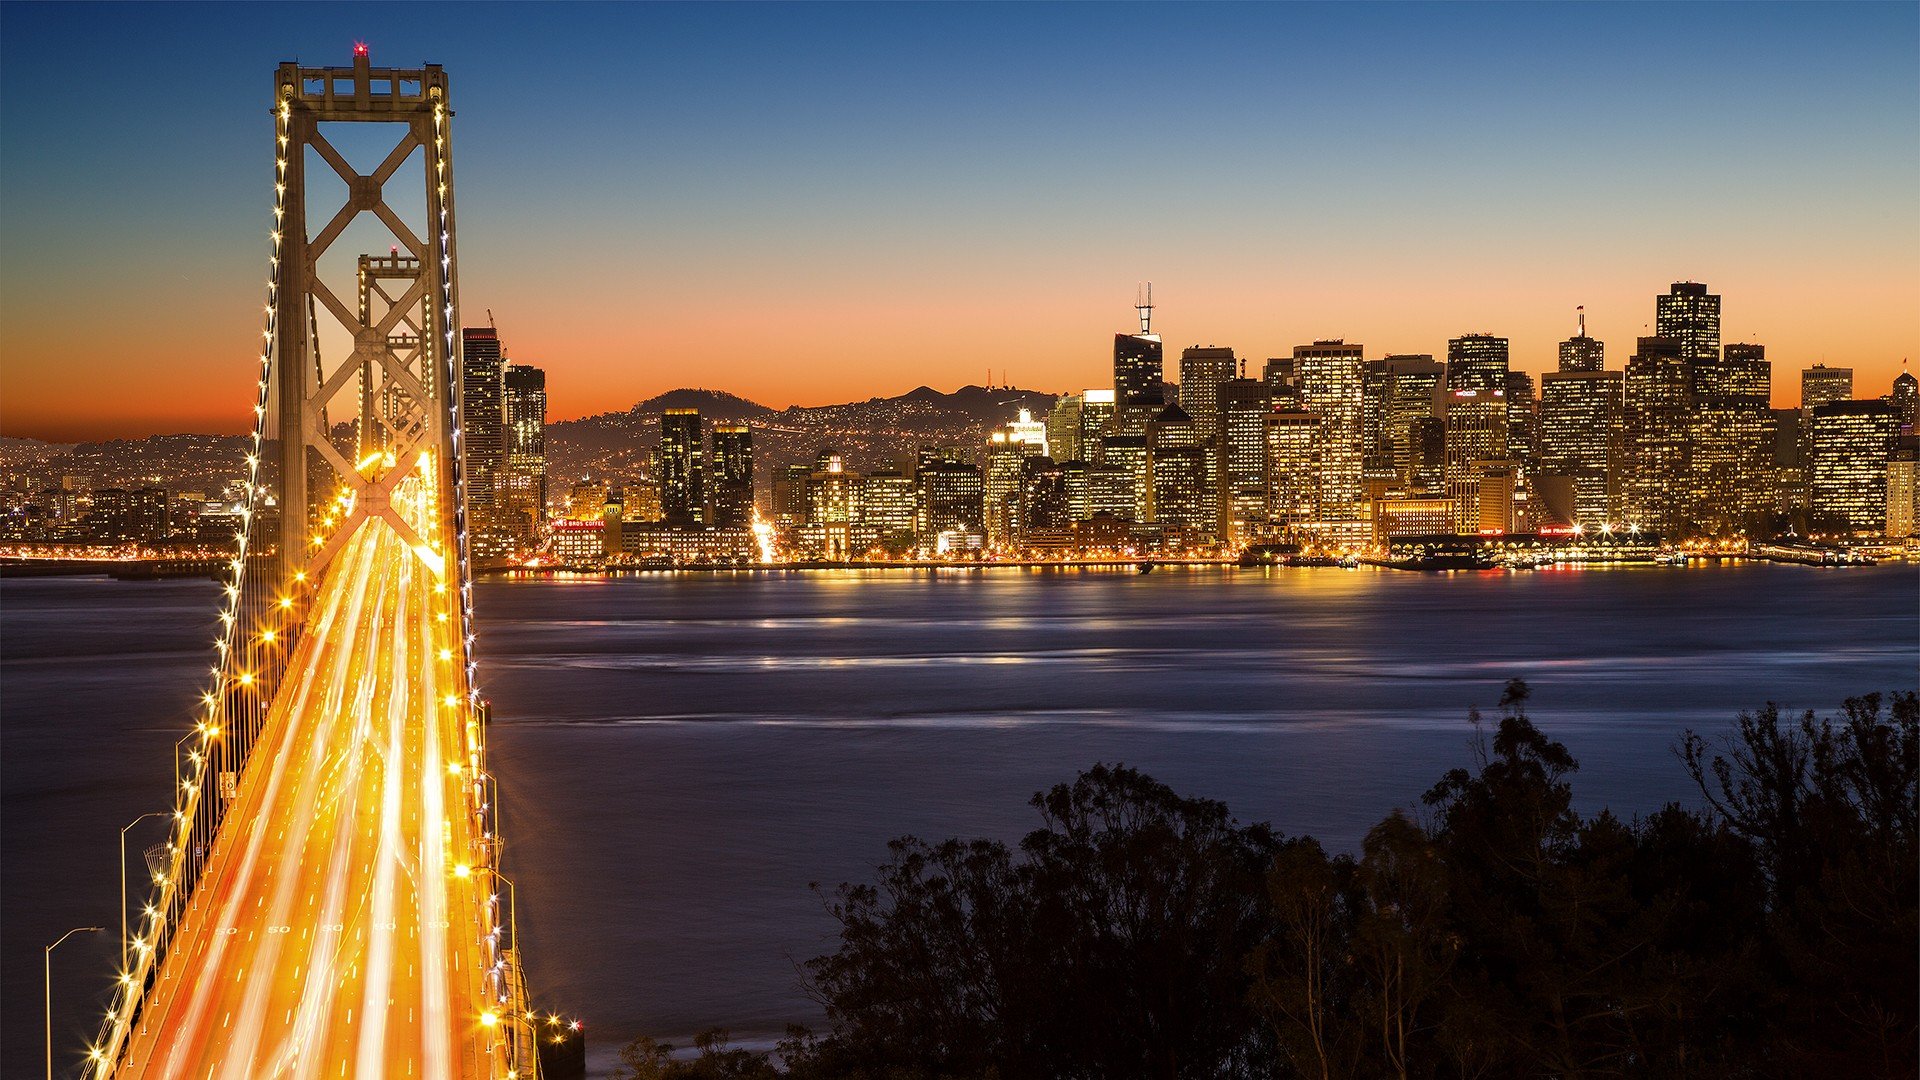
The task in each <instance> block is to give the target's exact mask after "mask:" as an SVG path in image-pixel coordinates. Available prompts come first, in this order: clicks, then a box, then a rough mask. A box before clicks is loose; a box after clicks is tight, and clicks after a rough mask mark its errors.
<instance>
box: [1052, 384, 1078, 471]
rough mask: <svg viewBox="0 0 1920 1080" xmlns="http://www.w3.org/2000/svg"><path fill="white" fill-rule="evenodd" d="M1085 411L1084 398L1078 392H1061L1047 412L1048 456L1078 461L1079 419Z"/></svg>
mask: <svg viewBox="0 0 1920 1080" xmlns="http://www.w3.org/2000/svg"><path fill="white" fill-rule="evenodd" d="M1085 411H1086V399H1085V398H1084V397H1083V396H1081V395H1079V394H1061V395H1060V396H1059V397H1057V398H1055V399H1054V402H1053V408H1052V410H1050V411H1049V412H1048V413H1047V451H1048V456H1050V457H1053V458H1054V459H1056V460H1059V461H1080V460H1083V459H1082V458H1081V456H1080V421H1081V416H1082V414H1083V413H1085Z"/></svg>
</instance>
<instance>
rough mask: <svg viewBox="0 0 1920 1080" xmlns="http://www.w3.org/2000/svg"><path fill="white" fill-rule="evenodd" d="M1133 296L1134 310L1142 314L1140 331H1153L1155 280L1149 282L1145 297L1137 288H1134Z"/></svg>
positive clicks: (1144, 332) (1145, 332)
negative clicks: (1142, 296) (1143, 297)
mask: <svg viewBox="0 0 1920 1080" xmlns="http://www.w3.org/2000/svg"><path fill="white" fill-rule="evenodd" d="M1133 297H1134V304H1133V310H1134V311H1136V312H1138V313H1139V315H1140V332H1141V333H1142V334H1147V333H1151V332H1152V331H1153V282H1151V281H1149V282H1147V291H1146V298H1145V299H1142V298H1141V295H1140V291H1139V289H1137V288H1136V289H1135V290H1134V294H1133Z"/></svg>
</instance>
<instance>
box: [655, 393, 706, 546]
mask: <svg viewBox="0 0 1920 1080" xmlns="http://www.w3.org/2000/svg"><path fill="white" fill-rule="evenodd" d="M702 443H703V440H702V439H701V437H700V410H698V409H668V410H666V411H665V412H663V413H661V414H660V465H659V476H660V513H661V516H662V518H663V520H665V521H666V522H667V524H669V525H680V526H687V525H699V524H702V523H703V522H704V521H705V518H706V498H705V495H706V491H705V488H706V484H705V475H704V473H705V469H704V468H703V467H702V465H703V463H702V461H701V458H702V456H703V452H702V450H701V446H702Z"/></svg>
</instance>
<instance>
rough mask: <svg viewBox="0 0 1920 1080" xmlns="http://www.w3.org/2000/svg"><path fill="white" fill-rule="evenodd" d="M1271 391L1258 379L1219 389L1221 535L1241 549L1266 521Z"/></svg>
mask: <svg viewBox="0 0 1920 1080" xmlns="http://www.w3.org/2000/svg"><path fill="white" fill-rule="evenodd" d="M1272 411H1273V391H1272V390H1271V389H1269V388H1268V386H1267V384H1266V383H1263V382H1261V381H1259V380H1258V379H1234V380H1232V381H1231V382H1228V383H1227V384H1226V385H1225V386H1223V387H1221V388H1220V439H1219V443H1220V484H1221V493H1220V513H1221V528H1220V535H1221V536H1222V537H1223V538H1225V539H1226V540H1227V541H1228V542H1229V543H1233V544H1245V543H1248V542H1250V541H1251V540H1253V539H1254V538H1255V537H1256V536H1258V535H1259V534H1260V533H1261V532H1262V531H1264V529H1265V526H1266V520H1267V414H1268V413H1269V412H1272Z"/></svg>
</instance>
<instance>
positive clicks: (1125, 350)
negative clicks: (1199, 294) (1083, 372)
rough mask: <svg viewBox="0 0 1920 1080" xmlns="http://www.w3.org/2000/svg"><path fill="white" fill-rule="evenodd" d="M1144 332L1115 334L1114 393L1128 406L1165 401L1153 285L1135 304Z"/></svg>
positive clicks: (1116, 398)
mask: <svg viewBox="0 0 1920 1080" xmlns="http://www.w3.org/2000/svg"><path fill="white" fill-rule="evenodd" d="M1134 310H1135V311H1136V312H1138V313H1139V316H1140V332H1139V333H1137V334H1115V335H1113V396H1114V400H1115V401H1116V403H1117V404H1118V405H1119V406H1120V407H1122V408H1125V407H1127V406H1129V405H1133V404H1135V403H1138V402H1146V401H1152V402H1154V403H1156V404H1157V403H1161V402H1162V401H1163V398H1162V395H1163V393H1164V383H1165V377H1166V376H1165V372H1164V367H1163V364H1164V355H1163V346H1162V344H1161V341H1160V335H1159V334H1156V333H1154V332H1153V286H1151V285H1149V286H1147V293H1146V296H1145V297H1144V298H1143V299H1142V300H1141V301H1140V302H1139V303H1137V304H1135V305H1134Z"/></svg>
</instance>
